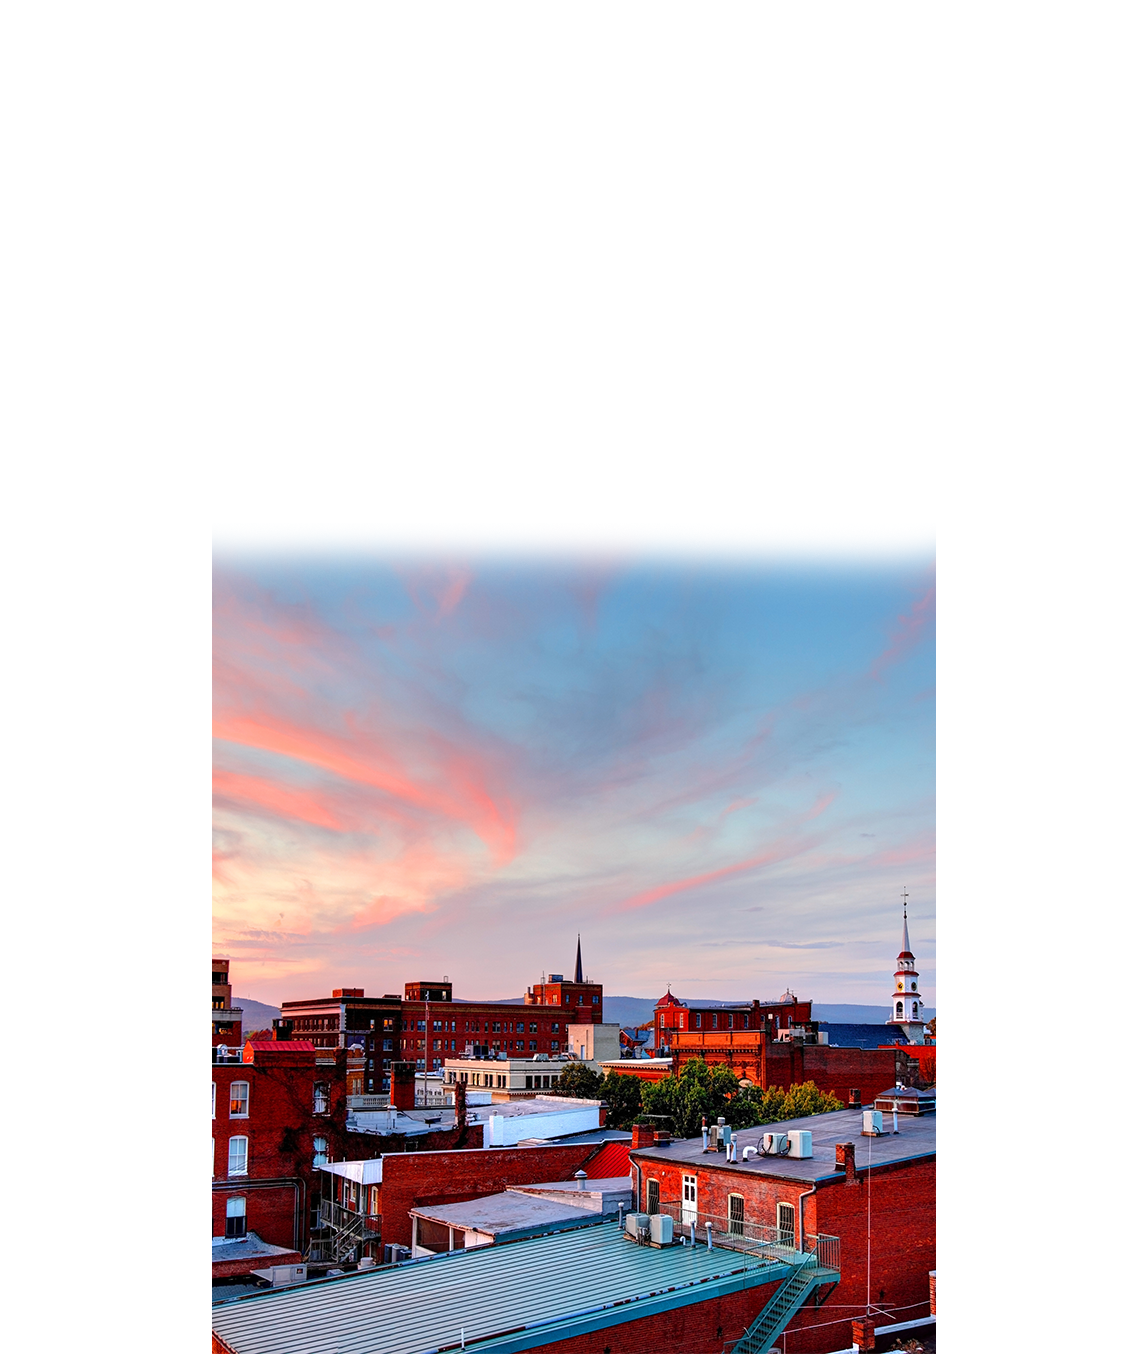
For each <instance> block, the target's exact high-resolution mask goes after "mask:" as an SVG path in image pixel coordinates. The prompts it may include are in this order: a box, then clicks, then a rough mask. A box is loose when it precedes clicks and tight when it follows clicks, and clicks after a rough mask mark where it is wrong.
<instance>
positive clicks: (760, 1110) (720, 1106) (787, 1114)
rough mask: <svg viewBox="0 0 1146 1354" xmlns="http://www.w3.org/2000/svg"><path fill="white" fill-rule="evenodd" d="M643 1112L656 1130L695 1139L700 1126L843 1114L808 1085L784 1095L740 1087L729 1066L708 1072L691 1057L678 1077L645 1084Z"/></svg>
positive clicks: (833, 1101)
mask: <svg viewBox="0 0 1146 1354" xmlns="http://www.w3.org/2000/svg"><path fill="white" fill-rule="evenodd" d="M641 1100H642V1105H643V1109H644V1113H645V1114H646V1115H647V1116H648V1117H649V1118H650V1119H652V1120H653V1121H654V1122H655V1123H656V1126H657V1127H658V1128H667V1129H669V1130H670V1131H671V1132H672V1133H673V1134H674V1136H676V1137H679V1138H694V1137H696V1135H697V1134H698V1133H699V1132H700V1126H701V1122H702V1121H705V1120H706V1121H707V1122H708V1123H709V1124H712V1123H715V1122H716V1120H717V1118H719V1117H720V1116H721V1115H723V1116H724V1121H725V1123H727V1124H728V1125H729V1126H730V1127H731V1128H733V1129H741V1128H751V1127H753V1126H754V1125H757V1124H774V1123H778V1122H779V1121H780V1120H782V1119H799V1118H802V1117H803V1116H804V1115H807V1114H826V1113H828V1112H829V1111H830V1110H838V1109H843V1105H842V1104H841V1103H840V1101H838V1100H837V1099H836V1097H835V1096H834V1095H832V1094H830V1093H828V1094H824V1092H823V1091H821V1090H820V1089H819V1088H818V1087H817V1086H816V1084H815V1082H812V1081H807V1082H804V1083H803V1084H802V1085H794V1086H792V1087H790V1088H789V1090H788V1091H786V1092H785V1091H781V1090H780V1088H779V1087H778V1086H770V1087H769V1088H768V1089H767V1090H766V1091H765V1090H763V1089H762V1088H761V1087H759V1086H753V1085H744V1086H742V1085H741V1084H740V1082H739V1081H738V1080H737V1078H736V1075H735V1073H734V1072H733V1071H732V1070H731V1068H729V1067H724V1066H716V1067H709V1066H708V1065H707V1064H706V1063H705V1062H704V1061H703V1059H701V1058H690V1059H689V1061H688V1062H687V1063H686V1064H685V1065H684V1067H683V1068H682V1069H681V1071H680V1074H679V1075H678V1076H669V1077H664V1078H663V1079H662V1080H660V1081H651V1082H645V1083H644V1086H643V1090H642V1096H641Z"/></svg>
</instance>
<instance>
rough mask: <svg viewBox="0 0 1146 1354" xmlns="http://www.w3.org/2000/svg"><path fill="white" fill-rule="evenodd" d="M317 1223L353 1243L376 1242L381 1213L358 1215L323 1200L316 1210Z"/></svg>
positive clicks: (380, 1232) (342, 1206)
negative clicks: (331, 1228)
mask: <svg viewBox="0 0 1146 1354" xmlns="http://www.w3.org/2000/svg"><path fill="white" fill-rule="evenodd" d="M318 1217H319V1221H320V1222H321V1223H322V1224H324V1225H325V1226H327V1227H333V1228H334V1229H335V1231H336V1232H338V1233H340V1234H342V1235H345V1236H346V1237H348V1238H352V1239H353V1240H355V1241H377V1240H379V1238H380V1237H381V1236H382V1215H381V1213H358V1212H356V1211H355V1210H354V1209H353V1208H346V1207H345V1206H344V1205H342V1204H338V1203H335V1202H334V1200H333V1199H323V1200H321V1201H320V1203H319V1208H318Z"/></svg>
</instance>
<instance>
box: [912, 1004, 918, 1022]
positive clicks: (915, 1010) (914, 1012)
mask: <svg viewBox="0 0 1146 1354" xmlns="http://www.w3.org/2000/svg"><path fill="white" fill-rule="evenodd" d="M911 1018H912V1019H913V1020H918V1019H919V1003H918V1002H917V1001H913V1002H912V1003H911Z"/></svg>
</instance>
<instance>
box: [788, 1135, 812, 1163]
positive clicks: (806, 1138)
mask: <svg viewBox="0 0 1146 1354" xmlns="http://www.w3.org/2000/svg"><path fill="white" fill-rule="evenodd" d="M788 1155H789V1156H790V1157H800V1158H801V1159H803V1158H805V1157H810V1156H811V1155H812V1135H811V1133H810V1132H809V1131H808V1129H806V1128H797V1129H795V1130H793V1131H792V1132H790V1133H789V1134H788Z"/></svg>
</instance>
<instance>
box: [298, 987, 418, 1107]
mask: <svg viewBox="0 0 1146 1354" xmlns="http://www.w3.org/2000/svg"><path fill="white" fill-rule="evenodd" d="M402 1009H403V1002H402V999H401V997H399V996H398V995H397V993H388V994H387V995H386V996H383V997H368V996H367V995H366V991H365V989H364V988H361V987H336V988H335V989H334V991H333V992H332V993H331V994H330V996H329V997H315V998H313V999H311V1000H309V1001H284V1002H283V1004H282V1018H283V1022H288V1021H289V1025H287V1027H286V1030H285V1033H286V1034H287V1035H288V1037H289V1036H293V1037H295V1038H299V1039H308V1040H309V1041H310V1042H311V1043H312V1044H313V1045H314V1046H315V1048H316V1049H321V1050H328V1051H330V1052H335V1051H337V1050H342V1051H344V1052H345V1053H346V1055H347V1058H348V1059H349V1064H350V1065H349V1068H348V1076H349V1078H350V1084H349V1086H348V1087H347V1090H348V1092H349V1094H351V1095H381V1094H382V1092H383V1088H384V1086H385V1083H386V1079H387V1075H388V1073H389V1071H390V1064H391V1063H392V1062H393V1061H395V1060H396V1059H398V1058H399V1057H400V1056H401V1055H400V1053H399V1052H398V1038H399V1036H398V1031H399V1029H400V1028H401V1026H402Z"/></svg>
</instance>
